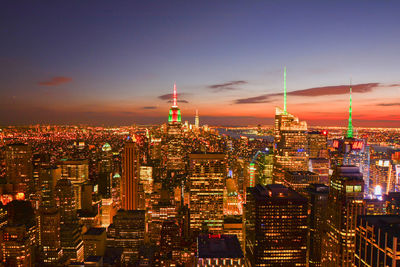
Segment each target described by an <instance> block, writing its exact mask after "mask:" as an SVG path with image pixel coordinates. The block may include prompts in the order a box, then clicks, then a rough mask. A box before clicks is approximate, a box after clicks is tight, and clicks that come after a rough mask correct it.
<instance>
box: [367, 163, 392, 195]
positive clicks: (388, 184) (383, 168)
mask: <svg viewBox="0 0 400 267" xmlns="http://www.w3.org/2000/svg"><path fill="white" fill-rule="evenodd" d="M396 183H397V181H396V179H395V173H394V172H393V166H392V162H391V161H390V160H388V159H374V160H372V161H371V165H370V183H369V191H370V192H371V193H372V194H373V195H374V196H375V197H381V196H382V194H388V193H389V192H392V191H395V184H396Z"/></svg>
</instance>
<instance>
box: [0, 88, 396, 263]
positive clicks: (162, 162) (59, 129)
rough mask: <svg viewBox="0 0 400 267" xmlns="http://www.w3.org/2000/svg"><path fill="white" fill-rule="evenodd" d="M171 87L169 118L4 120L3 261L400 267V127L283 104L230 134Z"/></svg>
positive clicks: (0, 161)
mask: <svg viewBox="0 0 400 267" xmlns="http://www.w3.org/2000/svg"><path fill="white" fill-rule="evenodd" d="M285 92H286V88H285ZM172 95H173V101H172V107H171V109H170V111H169V116H168V121H167V122H166V123H165V124H163V125H161V126H160V125H155V126H136V125H133V126H129V127H115V128H112V127H88V126H30V127H4V128H1V129H0V140H1V142H0V182H1V183H0V262H1V263H2V264H3V265H4V266H400V246H399V245H398V238H399V229H400V228H399V227H400V188H399V185H400V184H399V182H400V181H399V178H400V148H399V132H398V131H396V130H393V131H391V132H390V131H389V130H385V131H380V130H379V131H374V130H372V129H357V128H354V129H353V126H352V120H351V115H350V118H349V126H348V129H347V131H343V129H341V128H332V129H328V130H327V129H321V128H318V127H314V128H313V129H310V127H308V125H307V123H306V122H303V121H300V120H299V119H298V118H297V117H296V116H294V115H292V114H290V113H288V111H287V109H286V103H285V104H284V109H279V108H277V109H276V115H275V124H274V127H273V128H272V129H271V128H268V129H265V128H262V127H261V126H259V127H257V128H236V129H229V128H224V129H219V128H215V127H209V126H207V125H201V124H200V118H199V115H198V112H197V111H196V116H195V120H194V124H190V123H188V122H182V117H181V111H180V109H179V107H178V104H177V103H178V101H177V91H176V86H174V91H173V94H172ZM285 99H286V94H285ZM350 114H351V105H350ZM374 137H376V138H374Z"/></svg>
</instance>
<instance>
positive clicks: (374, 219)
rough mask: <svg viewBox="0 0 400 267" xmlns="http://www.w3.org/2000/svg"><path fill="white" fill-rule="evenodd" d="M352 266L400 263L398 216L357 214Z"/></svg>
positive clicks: (393, 264) (399, 219)
mask: <svg viewBox="0 0 400 267" xmlns="http://www.w3.org/2000/svg"><path fill="white" fill-rule="evenodd" d="M355 239H356V242H355V257H354V261H353V266H360V267H367V266H399V265H400V246H399V243H400V241H399V239H400V216H397V215H376V216H372V215H371V216H359V217H358V223H357V228H356V238H355Z"/></svg>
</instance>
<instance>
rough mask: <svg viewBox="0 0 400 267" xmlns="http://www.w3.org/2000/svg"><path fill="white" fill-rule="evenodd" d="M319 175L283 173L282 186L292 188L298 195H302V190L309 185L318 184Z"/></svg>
mask: <svg viewBox="0 0 400 267" xmlns="http://www.w3.org/2000/svg"><path fill="white" fill-rule="evenodd" d="M318 182H319V175H318V174H316V173H314V172H310V171H285V178H284V184H285V185H286V186H287V187H290V188H293V189H294V190H296V191H297V192H298V193H301V194H304V190H305V189H306V187H308V186H309V185H310V184H313V183H318Z"/></svg>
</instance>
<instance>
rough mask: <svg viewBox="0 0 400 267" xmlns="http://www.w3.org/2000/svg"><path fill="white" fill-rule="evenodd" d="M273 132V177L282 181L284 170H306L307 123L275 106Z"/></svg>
mask: <svg viewBox="0 0 400 267" xmlns="http://www.w3.org/2000/svg"><path fill="white" fill-rule="evenodd" d="M274 132H275V139H274V143H275V148H274V179H276V181H275V182H279V183H282V182H283V178H284V172H285V170H290V171H307V170H308V152H307V123H306V122H304V121H299V119H298V118H297V117H295V116H293V115H291V114H289V113H287V112H285V111H283V110H281V109H279V108H276V113H275V128H274Z"/></svg>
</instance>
